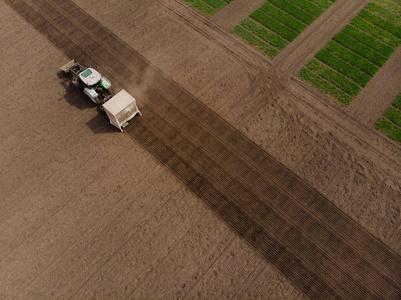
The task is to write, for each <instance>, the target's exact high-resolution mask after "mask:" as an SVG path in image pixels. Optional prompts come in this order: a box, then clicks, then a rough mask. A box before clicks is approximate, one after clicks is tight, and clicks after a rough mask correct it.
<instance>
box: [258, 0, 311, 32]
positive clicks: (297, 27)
mask: <svg viewBox="0 0 401 300" xmlns="http://www.w3.org/2000/svg"><path fill="white" fill-rule="evenodd" d="M260 10H262V11H264V12H265V13H266V14H268V15H270V16H271V17H273V18H275V19H277V20H279V21H280V22H281V23H283V24H285V25H287V26H288V27H290V28H291V29H293V30H294V31H296V32H298V33H301V32H302V31H303V30H305V28H306V27H307V25H305V23H302V22H301V21H299V20H297V19H295V18H294V17H293V16H291V15H289V14H287V13H286V12H284V11H282V10H281V9H279V8H277V7H276V6H274V5H272V4H270V3H269V2H266V3H265V4H263V5H262V6H261V7H260Z"/></svg>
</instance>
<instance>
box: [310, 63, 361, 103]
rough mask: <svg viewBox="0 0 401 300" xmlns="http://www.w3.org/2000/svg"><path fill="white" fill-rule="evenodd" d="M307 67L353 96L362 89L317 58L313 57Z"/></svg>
mask: <svg viewBox="0 0 401 300" xmlns="http://www.w3.org/2000/svg"><path fill="white" fill-rule="evenodd" d="M306 67H307V68H308V69H309V70H311V71H312V72H314V73H316V74H317V75H319V76H321V77H322V78H324V79H326V80H328V81H330V82H331V83H333V84H334V85H335V86H337V87H339V88H340V89H342V90H343V91H345V92H346V93H348V94H349V95H351V96H356V95H358V94H359V92H360V91H361V87H360V86H359V85H358V84H356V83H355V82H352V81H351V80H349V79H348V78H346V77H345V76H343V75H341V74H340V73H338V72H336V71H334V70H333V69H331V68H329V67H328V66H326V65H324V64H322V63H321V62H320V61H318V60H317V59H312V60H311V61H310V62H309V63H308V64H307V65H306Z"/></svg>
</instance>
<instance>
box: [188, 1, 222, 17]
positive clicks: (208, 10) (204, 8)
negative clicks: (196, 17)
mask: <svg viewBox="0 0 401 300" xmlns="http://www.w3.org/2000/svg"><path fill="white" fill-rule="evenodd" d="M184 1H185V2H187V3H189V4H190V5H191V6H193V7H195V8H196V9H197V10H199V11H200V12H201V13H203V14H204V15H205V16H207V17H211V16H213V15H214V14H215V13H216V12H217V10H215V9H213V8H212V7H210V6H209V5H207V4H206V3H205V2H203V1H201V0H184Z"/></svg>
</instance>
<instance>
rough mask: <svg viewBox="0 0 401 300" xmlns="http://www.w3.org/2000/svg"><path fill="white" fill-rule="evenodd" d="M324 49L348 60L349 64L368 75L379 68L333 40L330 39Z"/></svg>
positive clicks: (371, 74) (372, 74)
mask: <svg viewBox="0 0 401 300" xmlns="http://www.w3.org/2000/svg"><path fill="white" fill-rule="evenodd" d="M326 49H327V50H329V51H330V52H332V53H333V54H335V55H337V56H338V57H340V58H342V59H343V60H345V61H347V62H349V63H350V64H351V65H353V66H355V67H357V68H359V69H360V70H362V71H364V72H365V73H367V74H369V75H370V76H374V75H375V74H376V72H377V71H378V70H379V67H378V66H376V65H375V64H373V63H371V62H370V61H368V60H366V59H365V58H363V57H362V56H360V55H358V54H356V53H355V52H353V51H350V50H348V49H347V48H345V47H344V46H342V45H341V44H338V43H336V42H335V41H330V42H329V43H328V44H327V45H326Z"/></svg>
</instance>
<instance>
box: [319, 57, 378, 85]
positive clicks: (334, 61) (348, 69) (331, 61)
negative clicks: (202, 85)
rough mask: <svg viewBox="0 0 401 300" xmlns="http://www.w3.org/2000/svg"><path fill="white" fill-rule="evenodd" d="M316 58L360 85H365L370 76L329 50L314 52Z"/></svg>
mask: <svg viewBox="0 0 401 300" xmlns="http://www.w3.org/2000/svg"><path fill="white" fill-rule="evenodd" d="M316 58H317V59H319V60H320V61H322V62H324V63H325V64H326V65H328V66H330V67H332V68H333V69H335V70H336V71H338V72H340V73H342V74H346V75H347V77H349V78H351V79H353V80H354V81H356V82H357V83H359V84H360V85H361V86H365V85H366V84H367V83H368V82H369V81H370V79H371V78H372V77H371V76H369V75H368V74H366V73H365V72H362V71H361V70H360V69H358V68H356V67H354V66H352V65H350V64H349V63H347V62H346V61H344V60H342V59H341V58H339V57H338V56H335V55H334V54H332V53H331V52H330V51H327V50H326V49H322V50H320V51H319V53H317V54H316Z"/></svg>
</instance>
